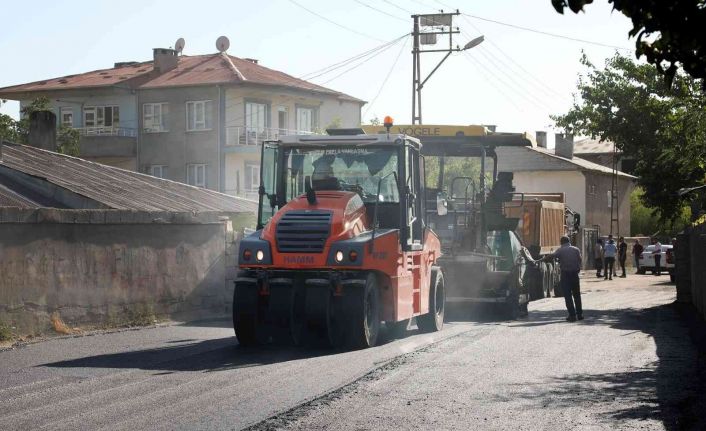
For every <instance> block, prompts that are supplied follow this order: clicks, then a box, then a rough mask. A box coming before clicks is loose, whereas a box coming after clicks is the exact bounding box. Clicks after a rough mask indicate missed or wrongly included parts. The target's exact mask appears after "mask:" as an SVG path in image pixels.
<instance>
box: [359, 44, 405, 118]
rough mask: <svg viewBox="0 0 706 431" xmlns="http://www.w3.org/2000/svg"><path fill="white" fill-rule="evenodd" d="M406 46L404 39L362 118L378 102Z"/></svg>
mask: <svg viewBox="0 0 706 431" xmlns="http://www.w3.org/2000/svg"><path fill="white" fill-rule="evenodd" d="M405 46H407V39H405V41H404V43H403V44H402V46H401V47H400V52H399V53H397V57H396V58H395V61H394V63H392V67H390V70H388V71H387V75H386V76H385V79H383V81H382V84H381V85H380V88H379V89H378V92H377V93H376V94H375V97H373V100H371V101H370V103H368V107H367V108H365V112H364V113H363V115H362V117H361V118H363V117H365V116H366V115H368V112H369V111H370V109H371V108H372V107H373V105H375V102H376V101H377V100H378V96H380V93H382V90H383V88H385V84H387V80H388V79H390V75H392V71H393V70H395V67H396V66H397V62H398V61H399V60H400V57H401V56H402V53H403V52H404V47H405Z"/></svg>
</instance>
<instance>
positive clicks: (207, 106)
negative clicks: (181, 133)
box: [186, 100, 213, 132]
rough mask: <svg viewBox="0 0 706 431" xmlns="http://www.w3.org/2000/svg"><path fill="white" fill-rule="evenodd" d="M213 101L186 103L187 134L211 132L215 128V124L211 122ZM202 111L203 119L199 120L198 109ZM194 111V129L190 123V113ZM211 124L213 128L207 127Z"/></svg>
mask: <svg viewBox="0 0 706 431" xmlns="http://www.w3.org/2000/svg"><path fill="white" fill-rule="evenodd" d="M211 105H212V101H211V100H191V101H188V102H186V131H187V132H199V131H204V130H211V129H212V127H213V122H212V121H211V118H210V117H211ZM199 108H200V109H201V110H202V111H201V112H202V113H203V118H202V119H201V120H199V119H198V109H199ZM192 111H193V117H194V124H193V127H192V125H191V122H190V121H189V113H190V112H192ZM209 123H211V127H207V125H208V124H209Z"/></svg>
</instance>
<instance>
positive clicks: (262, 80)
mask: <svg viewBox="0 0 706 431" xmlns="http://www.w3.org/2000/svg"><path fill="white" fill-rule="evenodd" d="M152 63H153V62H152V61H147V62H142V63H136V64H131V65H126V66H122V67H116V68H112V69H101V70H94V71H92V72H86V73H82V74H78V75H69V76H64V77H60V78H53V79H47V80H44V81H37V82H30V83H28V84H20V85H13V86H10V87H5V88H0V96H2V97H6V98H12V95H13V94H20V93H27V92H35V91H52V90H66V89H81V88H94V87H109V86H115V85H125V86H127V87H129V88H138V89H148V88H167V87H180V86H193V85H215V84H249V83H250V84H255V85H268V86H278V87H279V86H281V87H289V88H295V89H299V90H307V91H313V92H317V93H324V94H329V95H332V96H335V97H338V98H341V99H345V100H351V101H355V102H363V101H362V100H360V99H357V98H355V97H352V96H349V95H347V94H344V93H341V92H338V91H335V90H331V89H329V88H326V87H322V86H320V85H316V84H313V83H311V82H307V81H304V80H302V79H299V78H295V77H293V76H290V75H287V74H286V73H283V72H280V71H277V70H273V69H269V68H267V67H264V66H261V65H259V64H256V63H254V62H252V61H249V60H244V59H242V58H238V57H234V56H232V55H227V54H225V53H218V54H207V55H194V56H188V55H182V56H179V62H178V65H177V67H176V68H175V69H172V70H170V71H167V72H165V73H161V74H158V73H156V72H154V71H153V67H152Z"/></svg>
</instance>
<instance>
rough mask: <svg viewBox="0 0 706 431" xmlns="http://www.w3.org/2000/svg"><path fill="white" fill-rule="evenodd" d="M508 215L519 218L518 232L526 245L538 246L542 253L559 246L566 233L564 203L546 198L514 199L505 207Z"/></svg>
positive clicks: (549, 251)
mask: <svg viewBox="0 0 706 431" xmlns="http://www.w3.org/2000/svg"><path fill="white" fill-rule="evenodd" d="M505 215H506V216H507V217H514V218H519V219H520V222H519V224H518V226H517V234H518V235H519V237H520V239H522V242H523V243H524V245H525V247H528V248H529V247H531V246H534V247H537V248H538V249H539V250H540V254H542V255H544V254H548V253H551V252H552V251H553V250H554V249H556V248H558V247H559V244H560V239H561V236H562V235H564V204H563V203H562V202H552V201H546V200H538V199H533V200H525V201H524V202H522V205H520V202H519V201H514V202H512V203H510V204H509V205H508V206H506V207H505Z"/></svg>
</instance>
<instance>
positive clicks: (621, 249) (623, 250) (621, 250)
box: [618, 236, 628, 278]
mask: <svg viewBox="0 0 706 431" xmlns="http://www.w3.org/2000/svg"><path fill="white" fill-rule="evenodd" d="M626 260H628V243H626V242H625V238H624V237H622V236H621V237H620V238H618V262H619V263H620V268H621V269H622V270H623V275H621V276H620V278H625V277H627V275H625V261H626Z"/></svg>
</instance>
